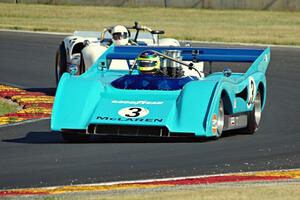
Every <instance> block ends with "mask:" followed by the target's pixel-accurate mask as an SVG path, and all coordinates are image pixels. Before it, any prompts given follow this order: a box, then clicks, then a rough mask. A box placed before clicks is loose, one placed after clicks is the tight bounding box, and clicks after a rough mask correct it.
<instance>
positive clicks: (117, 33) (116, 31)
mask: <svg viewBox="0 0 300 200" xmlns="http://www.w3.org/2000/svg"><path fill="white" fill-rule="evenodd" d="M111 35H112V41H113V43H114V44H115V45H127V44H128V42H129V32H128V30H127V28H126V27H125V26H122V25H116V26H114V27H113V28H112V30H111Z"/></svg>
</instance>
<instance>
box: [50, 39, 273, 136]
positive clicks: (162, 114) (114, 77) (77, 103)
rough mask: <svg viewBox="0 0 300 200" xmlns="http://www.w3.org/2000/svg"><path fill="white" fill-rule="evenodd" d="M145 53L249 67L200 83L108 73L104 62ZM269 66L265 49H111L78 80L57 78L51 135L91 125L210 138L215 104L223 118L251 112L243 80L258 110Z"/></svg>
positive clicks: (197, 79)
mask: <svg viewBox="0 0 300 200" xmlns="http://www.w3.org/2000/svg"><path fill="white" fill-rule="evenodd" d="M149 49H151V50H155V51H158V52H164V51H165V50H180V51H181V52H182V60H183V61H195V60H197V61H204V62H248V63H251V66H250V67H249V69H248V70H247V71H246V72H245V73H232V75H231V76H229V77H226V76H224V74H223V73H222V72H217V73H212V74H209V75H208V76H206V77H203V78H196V77H182V78H178V79H174V78H168V77H154V76H153V75H139V74H138V73H137V71H136V70H134V71H133V73H132V75H129V72H128V70H109V60H111V59H125V60H134V59H135V58H136V57H137V56H138V55H139V54H140V53H141V52H143V51H146V50H149ZM193 52H197V54H195V53H193ZM269 61H270V48H266V49H238V48H188V47H147V46H145V47H136V46H114V45H112V46H111V47H110V48H109V49H108V50H107V51H106V52H105V53H104V54H103V55H102V56H100V57H99V59H98V60H97V61H96V62H95V63H94V64H93V65H92V67H91V68H90V69H89V70H88V71H87V72H85V73H84V74H82V75H80V76H73V75H70V74H68V73H65V74H64V75H63V76H62V78H61V80H60V82H59V85H58V88H57V91H56V96H55V101H54V105H53V111H52V118H51V129H52V130H53V131H62V130H74V131H75V132H76V130H88V128H89V126H90V125H91V124H93V125H117V126H122V125H126V126H127V125H129V126H143V127H147V126H149V127H150V126H151V127H155V126H157V127H166V128H167V129H168V131H169V132H170V133H171V135H172V134H173V133H183V134H184V133H192V134H194V135H195V136H206V137H211V136H215V133H213V131H212V118H213V115H214V114H216V113H218V108H219V103H220V98H223V99H224V108H225V111H226V113H225V114H228V115H230V114H237V113H245V112H249V111H251V110H252V109H253V104H251V103H250V104H249V98H250V97H249V89H248V88H249V80H254V82H255V94H256V93H257V91H258V90H260V92H261V95H262V109H263V108H264V106H265V101H266V77H265V73H266V70H267V67H268V64H269ZM245 92H246V93H245ZM244 93H245V94H244ZM242 94H244V95H242ZM126 108H128V109H130V108H133V110H132V113H133V114H134V112H136V110H134V109H137V108H142V109H145V110H146V111H147V112H146V111H145V113H144V116H142V117H140V116H137V117H130V116H131V115H127V116H129V117H126V115H125V117H124V115H122V111H121V110H123V109H125V110H126ZM120 113H121V114H120ZM125 114H126V113H125ZM133 116H135V115H133Z"/></svg>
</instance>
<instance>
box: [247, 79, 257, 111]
mask: <svg viewBox="0 0 300 200" xmlns="http://www.w3.org/2000/svg"><path fill="white" fill-rule="evenodd" d="M255 91H256V85H255V81H254V78H253V77H252V76H250V77H249V85H248V102H247V107H248V108H250V106H251V104H253V103H254V100H255Z"/></svg>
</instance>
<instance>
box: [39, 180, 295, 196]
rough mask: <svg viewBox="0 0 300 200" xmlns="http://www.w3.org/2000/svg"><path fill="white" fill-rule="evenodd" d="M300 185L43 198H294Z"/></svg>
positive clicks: (268, 185) (246, 186) (247, 185)
mask: <svg viewBox="0 0 300 200" xmlns="http://www.w3.org/2000/svg"><path fill="white" fill-rule="evenodd" d="M299 188H300V185H299V183H297V184H288V183H286V184H285V185H283V184H279V185H276V184H263V185H253V184H246V185H245V186H230V185H229V186H224V185H223V186H221V187H220V186H217V185H216V186H215V187H203V186H199V187H195V186H192V187H184V188H181V189H172V190H155V191H150V192H149V191H142V192H141V191H138V192H136V191H132V192H130V191H129V192H124V193H117V194H113V193H112V194H100V193H97V194H93V193H92V194H85V195H82V194H77V195H76V193H75V194H73V195H62V196H48V197H46V198H41V199H44V200H60V199H62V200H71V199H72V200H112V199H122V200H140V199H145V200H160V199H161V200H182V199H184V200H198V199H199V200H200V199H201V200H258V199H263V200H298V199H299V196H300V190H299Z"/></svg>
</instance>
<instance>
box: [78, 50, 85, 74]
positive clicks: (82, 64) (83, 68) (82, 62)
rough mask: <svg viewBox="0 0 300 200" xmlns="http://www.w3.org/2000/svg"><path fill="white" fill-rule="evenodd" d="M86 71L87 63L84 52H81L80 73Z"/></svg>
mask: <svg viewBox="0 0 300 200" xmlns="http://www.w3.org/2000/svg"><path fill="white" fill-rule="evenodd" d="M84 72H85V63H84V58H83V55H82V53H80V65H79V75H80V74H83V73H84Z"/></svg>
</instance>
